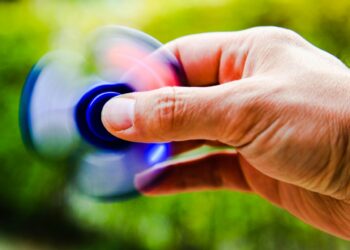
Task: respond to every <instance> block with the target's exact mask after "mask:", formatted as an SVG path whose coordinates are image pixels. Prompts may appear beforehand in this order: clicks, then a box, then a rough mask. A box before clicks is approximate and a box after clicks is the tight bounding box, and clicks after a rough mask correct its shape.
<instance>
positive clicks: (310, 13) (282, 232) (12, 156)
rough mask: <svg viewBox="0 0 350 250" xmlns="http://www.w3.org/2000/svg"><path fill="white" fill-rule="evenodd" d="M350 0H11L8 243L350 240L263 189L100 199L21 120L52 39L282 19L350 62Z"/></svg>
mask: <svg viewBox="0 0 350 250" xmlns="http://www.w3.org/2000/svg"><path fill="white" fill-rule="evenodd" d="M348 13H350V2H349V1H345V0H339V1H332V2H329V1H325V0H322V1H316V0H310V1H302V0H294V1H293V0H281V1H277V0H256V1H249V0H246V1H245V0H233V1H228V0H216V1H215V0H201V1H199V0H198V1H194V0H187V1H175V0H168V1H157V0H148V1H136V0H130V1H126V0H124V1H122V0H120V1H107V0H105V1H92V0H89V1H68V0H65V1H44V0H41V1H2V2H1V1H0V94H1V98H0V110H1V111H2V113H1V114H2V115H1V120H0V121H1V122H0V131H1V132H0V135H1V137H0V138H1V139H0V162H1V164H0V165H1V167H0V248H1V249H222V250H225V249H243V250H245V249H246V250H250V249H252V250H253V249H288V250H289V249H290V250H292V249H317V250H318V249H335V250H336V249H348V248H349V247H350V244H349V243H347V242H346V241H343V240H339V239H336V238H335V237H332V236H329V235H326V234H324V233H322V232H319V231H318V230H316V229H313V228H311V227H310V226H308V225H305V224H303V223H302V222H300V221H298V220H297V219H295V218H294V217H292V216H290V215H289V214H287V213H286V212H284V211H282V210H280V209H278V208H276V207H273V206H272V205H270V204H268V203H267V202H265V201H263V200H262V199H261V198H259V197H257V196H254V195H247V194H239V193H233V192H225V191H222V192H215V193H214V192H206V193H198V194H183V195H177V196H171V197H160V198H144V197H142V198H139V199H135V200H130V201H125V202H121V203H107V204H106V203H97V202H94V201H92V200H89V199H87V198H85V197H82V196H80V195H79V194H76V193H75V192H72V191H71V190H70V189H69V188H68V189H67V188H66V186H67V184H66V175H67V171H68V170H69V169H67V167H66V166H51V165H50V164H44V163H42V162H40V161H39V160H38V159H36V158H35V157H33V156H32V155H31V154H30V153H28V152H27V151H26V150H25V149H24V148H23V146H22V143H21V140H20V135H19V131H18V126H17V116H18V102H19V96H20V90H21V87H22V84H23V82H24V79H25V77H26V74H27V72H28V71H29V69H30V67H31V65H33V64H34V63H35V62H36V61H37V59H38V58H40V56H41V55H43V54H44V53H45V52H47V51H48V50H49V49H56V48H65V47H69V48H77V49H78V48H79V46H80V44H81V41H82V38H83V37H84V34H86V33H87V32H89V31H91V30H93V29H94V28H96V27H98V26H100V25H103V24H111V23H116V24H121V25H128V26H131V27H135V28H139V29H141V30H143V31H145V32H148V33H150V34H151V35H153V36H155V37H156V38H158V39H159V40H161V41H162V42H167V41H170V40H172V39H174V38H177V37H179V36H183V35H187V34H192V33H199V32H207V31H231V30H240V29H245V28H249V27H252V26H257V25H277V26H282V27H287V28H291V29H293V30H295V31H297V32H299V33H300V34H301V35H302V36H304V37H305V38H307V39H308V40H309V41H311V42H312V43H314V44H316V45H317V46H319V47H320V48H322V49H325V50H327V51H329V52H330V53H332V54H334V55H336V56H338V57H339V58H340V59H342V60H343V61H344V62H346V63H349V58H350V32H349V30H350V18H349V14H348Z"/></svg>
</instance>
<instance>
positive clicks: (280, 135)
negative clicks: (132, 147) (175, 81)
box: [102, 27, 350, 239]
mask: <svg viewBox="0 0 350 250" xmlns="http://www.w3.org/2000/svg"><path fill="white" fill-rule="evenodd" d="M165 48H166V49H170V50H171V51H172V52H173V53H174V54H175V55H176V57H177V58H178V60H179V61H180V62H181V64H182V66H183V68H184V71H185V73H186V76H187V78H188V83H187V84H188V86H187V87H166V88H161V89H158V90H154V91H148V92H139V93H132V94H127V95H122V96H119V97H116V98H114V99H112V100H110V101H109V102H108V103H107V104H106V105H105V107H104V109H103V112H102V121H103V123H104V125H105V127H106V128H107V129H108V130H109V131H110V132H111V133H113V134H114V135H115V136H117V137H119V138H122V139H125V140H129V141H137V142H166V141H172V142H174V143H173V145H174V148H175V151H176V152H182V151H185V150H186V149H190V148H194V147H196V146H198V145H201V144H203V143H221V144H226V145H229V146H232V147H234V148H235V149H236V151H233V152H228V151H225V152H219V153H215V154H209V155H205V156H201V157H198V158H196V159H191V160H187V161H183V162H169V163H166V164H165V165H163V166H160V167H158V168H154V169H150V170H148V171H147V172H144V173H141V174H140V175H139V176H138V177H137V180H136V184H137V185H138V186H139V187H140V188H141V190H142V191H143V192H144V193H145V194H146V195H160V194H172V193H178V192H187V191H201V190H217V189H229V190H234V191H246V192H253V193H256V194H259V195H260V196H262V197H264V198H265V199H267V200H269V201H270V202H272V203H274V204H275V205H277V206H279V207H282V208H283V209H285V210H287V211H289V212H290V213H292V214H293V215H295V216H296V217H298V218H300V219H301V220H303V221H304V222H306V223H309V224H311V225H313V226H314V227H317V228H319V229H321V230H323V231H326V232H328V233H330V234H333V235H336V236H339V237H342V238H345V239H350V71H349V69H348V68H347V67H346V66H345V65H344V64H343V63H342V62H341V61H339V60H338V59H337V58H335V57H334V56H332V55H330V54H328V53H326V52H324V51H322V50H320V49H318V48H316V47H314V46H313V45H311V44H310V43H308V42H307V41H306V40H304V39H303V38H302V37H300V36H299V35H298V34H296V33H294V32H293V31H290V30H286V29H282V28H277V27H258V28H252V29H248V30H244V31H239V32H225V33H206V34H198V35H191V36H186V37H182V38H179V39H177V40H175V41H173V42H170V43H169V44H167V45H165ZM150 179H153V180H154V181H153V185H144V186H143V183H146V182H147V181H149V180H150Z"/></svg>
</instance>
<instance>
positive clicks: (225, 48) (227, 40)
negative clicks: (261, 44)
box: [164, 30, 251, 86]
mask: <svg viewBox="0 0 350 250" xmlns="http://www.w3.org/2000/svg"><path fill="white" fill-rule="evenodd" d="M250 33H251V32H250V30H246V31H240V32H218V33H204V34H198V35H190V36H185V37H182V38H179V39H176V40H174V41H172V42H170V43H168V44H166V45H165V46H164V49H168V50H170V51H171V52H172V53H173V54H174V55H175V56H176V57H177V59H178V60H179V62H180V63H181V65H182V67H183V69H184V71H185V74H186V76H187V80H188V84H189V85H192V86H207V85H214V84H218V83H223V82H229V81H233V80H237V79H241V78H242V74H243V71H244V68H245V67H244V66H245V61H246V58H247V55H248V52H249V49H250V44H251V43H250V42H249V41H248V40H247V37H248V34H250Z"/></svg>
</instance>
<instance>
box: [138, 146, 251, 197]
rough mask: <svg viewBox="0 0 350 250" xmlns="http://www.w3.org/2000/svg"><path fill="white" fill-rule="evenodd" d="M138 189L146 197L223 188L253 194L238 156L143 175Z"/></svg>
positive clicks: (226, 155) (215, 156) (218, 156)
mask: <svg viewBox="0 0 350 250" xmlns="http://www.w3.org/2000/svg"><path fill="white" fill-rule="evenodd" d="M135 185H136V187H137V188H138V190H139V191H140V192H142V193H144V194H146V195H161V194H172V193H179V192H190V191H201V190H209V189H210V190H212V189H223V188H228V189H233V190H240V191H249V190H250V188H249V186H248V185H247V183H246V180H245V178H244V175H243V174H242V171H241V168H240V164H239V161H238V157H237V154H235V153H216V154H212V155H207V156H205V157H202V158H197V159H193V160H190V161H186V162H177V163H170V165H166V166H161V167H157V168H152V169H149V170H148V171H146V172H143V173H141V174H139V175H138V176H137V177H136V180H135Z"/></svg>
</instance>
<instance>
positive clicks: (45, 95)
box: [20, 26, 185, 199]
mask: <svg viewBox="0 0 350 250" xmlns="http://www.w3.org/2000/svg"><path fill="white" fill-rule="evenodd" d="M89 41H90V42H89V43H88V46H87V47H88V51H89V55H90V56H89V57H85V58H84V57H83V56H82V55H81V54H84V53H81V54H79V53H77V52H72V51H55V52H51V53H49V54H47V55H45V56H44V57H43V58H42V59H41V60H40V61H39V62H38V63H37V64H36V65H35V66H34V67H33V69H32V70H31V72H30V73H29V75H28V77H27V80H26V82H25V85H24V87H23V91H22V97H21V101H20V127H21V133H22V138H23V140H24V142H25V144H26V145H27V147H28V148H30V149H31V150H32V151H33V152H35V153H36V154H38V155H39V156H41V157H42V158H48V159H52V160H60V161H62V160H67V162H69V163H70V164H72V166H73V167H75V175H74V179H73V183H74V184H75V186H77V187H78V188H79V189H80V190H81V191H82V192H83V193H85V194H87V195H89V196H92V197H96V198H99V199H121V198H127V197H130V196H133V195H136V194H138V190H137V188H136V186H135V183H134V179H135V175H136V174H138V173H140V172H142V171H144V170H146V169H148V168H150V167H152V166H154V165H155V164H157V163H160V162H162V161H165V160H166V159H167V158H168V157H169V147H170V145H169V143H153V144H145V143H132V142H128V141H124V140H121V139H118V138H116V137H114V136H112V135H111V134H110V133H109V132H108V131H107V130H106V129H105V128H104V126H103V124H102V121H101V111H102V108H103V106H104V104H105V103H106V102H107V101H108V100H109V99H111V98H113V97H115V96H118V95H120V94H125V93H129V92H133V91H147V90H152V89H156V88H161V87H164V86H177V85H181V83H182V82H183V81H184V79H185V76H184V74H183V71H182V69H181V66H180V64H179V62H178V61H177V59H176V58H175V56H174V55H173V54H172V53H170V52H169V51H167V50H166V49H164V48H162V47H161V46H162V44H161V43H160V42H158V41H157V40H155V39H154V38H152V37H150V36H149V35H147V34H145V33H142V32H140V31H137V30H134V29H130V28H126V27H120V26H110V27H104V28H101V29H99V30H98V31H97V32H95V33H94V34H93V35H92V36H91V39H90V40H89ZM91 64H93V67H90V68H93V70H90V71H89V70H88V68H89V66H91Z"/></svg>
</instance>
